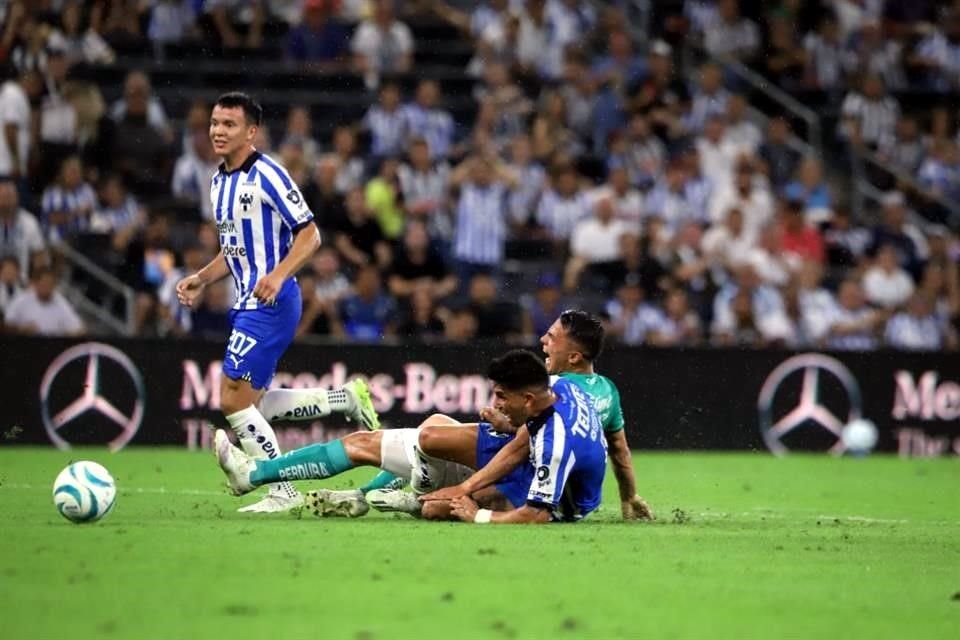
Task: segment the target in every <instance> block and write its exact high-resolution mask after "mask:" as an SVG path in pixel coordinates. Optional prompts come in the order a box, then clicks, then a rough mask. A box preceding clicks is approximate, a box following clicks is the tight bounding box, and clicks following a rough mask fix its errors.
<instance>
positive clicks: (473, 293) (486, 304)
mask: <svg viewBox="0 0 960 640" xmlns="http://www.w3.org/2000/svg"><path fill="white" fill-rule="evenodd" d="M469 308H470V311H471V312H472V313H473V315H474V317H475V318H476V319H477V332H476V333H477V337H478V338H501V339H503V338H507V339H511V338H518V337H519V336H520V335H521V331H522V329H523V327H522V326H521V317H520V307H519V305H517V303H515V302H513V301H511V300H505V299H500V298H498V296H497V283H496V281H495V280H494V279H493V278H492V277H491V276H489V275H487V274H484V273H478V274H476V275H475V276H473V278H472V279H471V280H470V286H469Z"/></svg>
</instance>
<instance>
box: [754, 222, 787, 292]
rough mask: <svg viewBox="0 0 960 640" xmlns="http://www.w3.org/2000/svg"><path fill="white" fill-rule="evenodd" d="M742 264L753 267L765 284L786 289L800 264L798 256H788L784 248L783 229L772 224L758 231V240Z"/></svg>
mask: <svg viewBox="0 0 960 640" xmlns="http://www.w3.org/2000/svg"><path fill="white" fill-rule="evenodd" d="M742 262H744V263H746V264H749V265H750V266H751V267H753V270H754V272H756V274H757V276H758V277H759V278H760V280H761V281H763V282H764V283H766V284H768V285H771V286H774V287H785V286H787V284H789V282H790V276H791V274H792V272H793V269H794V268H795V267H796V266H797V264H798V262H799V261H798V259H797V256H795V255H790V254H787V253H785V252H784V251H783V246H782V228H781V227H780V225H779V224H777V223H775V222H771V223H769V224H767V225H765V226H763V227H761V228H760V229H759V230H758V231H757V240H756V242H755V244H754V246H753V247H751V248H750V250H749V251H748V252H747V254H746V256H744V258H743V259H742Z"/></svg>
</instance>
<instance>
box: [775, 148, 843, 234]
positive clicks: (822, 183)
mask: <svg viewBox="0 0 960 640" xmlns="http://www.w3.org/2000/svg"><path fill="white" fill-rule="evenodd" d="M783 193H784V196H785V197H786V198H788V199H791V200H796V201H798V202H801V203H802V205H803V211H804V214H805V215H806V218H807V221H808V222H810V223H813V224H820V223H821V222H824V221H826V220H829V219H830V216H832V215H833V198H832V197H831V195H830V190H829V188H828V187H827V183H826V180H825V179H824V177H823V169H822V167H821V165H820V161H819V160H817V159H816V158H814V157H813V156H808V157H806V158H804V159H803V161H802V162H801V163H800V166H799V167H798V168H797V176H796V179H795V180H794V181H792V182H791V183H790V184H788V185H787V186H786V187H784V190H783Z"/></svg>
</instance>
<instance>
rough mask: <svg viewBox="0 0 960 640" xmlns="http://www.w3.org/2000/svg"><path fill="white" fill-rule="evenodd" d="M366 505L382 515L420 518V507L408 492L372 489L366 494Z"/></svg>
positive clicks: (415, 498)
mask: <svg viewBox="0 0 960 640" xmlns="http://www.w3.org/2000/svg"><path fill="white" fill-rule="evenodd" d="M366 498H367V503H369V505H370V506H371V507H373V508H374V509H376V510H377V511H380V512H383V513H409V514H410V515H412V516H414V517H418V518H419V517H420V511H421V508H422V505H421V504H420V501H419V500H417V497H416V496H415V495H413V494H412V493H410V492H409V491H399V490H397V489H374V490H373V491H370V492H369V493H367V496H366Z"/></svg>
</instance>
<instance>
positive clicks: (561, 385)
mask: <svg viewBox="0 0 960 640" xmlns="http://www.w3.org/2000/svg"><path fill="white" fill-rule="evenodd" d="M552 389H553V392H554V394H555V395H556V396H557V400H556V402H554V403H553V406H552V407H550V408H549V409H547V410H546V411H544V412H543V413H542V414H540V415H539V416H537V417H536V418H534V419H533V420H530V421H529V422H527V429H528V430H529V432H530V464H531V465H533V469H534V472H533V473H534V475H533V479H532V480H531V482H530V490H529V492H528V493H527V503H528V504H530V505H533V506H537V507H548V508H550V509H552V510H553V516H554V519H555V520H567V521H569V520H579V519H581V518H583V517H584V516H586V515H587V514H588V513H590V512H591V511H593V510H594V509H596V508H597V507H598V506H600V500H601V497H602V492H603V476H604V473H605V472H606V466H607V441H606V439H604V437H603V428H602V426H601V424H600V416H599V415H598V414H597V412H596V410H595V409H594V406H593V401H592V400H590V397H589V396H587V394H586V392H584V391H583V389H581V388H580V387H579V386H577V384H576V383H574V382H571V381H570V380H567V379H565V378H559V379H557V380H555V381H554V382H553V384H552Z"/></svg>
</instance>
